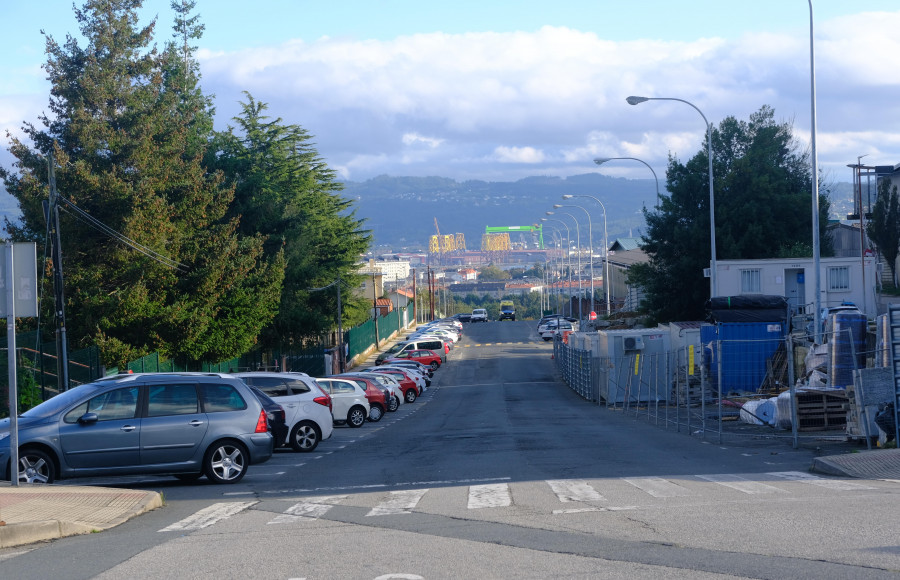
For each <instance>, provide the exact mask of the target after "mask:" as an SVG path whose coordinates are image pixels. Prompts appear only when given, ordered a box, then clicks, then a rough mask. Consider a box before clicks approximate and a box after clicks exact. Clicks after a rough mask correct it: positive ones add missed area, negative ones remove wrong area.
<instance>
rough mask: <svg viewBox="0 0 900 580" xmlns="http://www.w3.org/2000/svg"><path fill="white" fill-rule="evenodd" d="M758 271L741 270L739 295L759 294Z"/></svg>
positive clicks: (754, 269) (755, 269) (756, 269)
mask: <svg viewBox="0 0 900 580" xmlns="http://www.w3.org/2000/svg"><path fill="white" fill-rule="evenodd" d="M759 278H760V276H759V269H758V268H753V269H747V270H743V269H742V270H741V294H759V293H760V292H761V291H762V290H761V286H760V283H759Z"/></svg>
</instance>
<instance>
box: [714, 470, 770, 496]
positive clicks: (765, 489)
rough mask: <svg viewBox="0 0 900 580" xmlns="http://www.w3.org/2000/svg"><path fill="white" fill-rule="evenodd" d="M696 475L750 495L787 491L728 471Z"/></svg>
mask: <svg viewBox="0 0 900 580" xmlns="http://www.w3.org/2000/svg"><path fill="white" fill-rule="evenodd" d="M697 477H699V478H700V479H705V480H706V481H711V482H713V483H718V484H719V485H724V486H725V487H730V488H731V489H736V490H737V491H740V492H742V493H748V494H750V495H757V494H762V493H787V492H786V491H784V490H783V489H778V488H777V487H773V486H771V485H766V484H765V483H760V482H758V481H750V480H749V479H744V478H743V477H740V476H737V475H732V474H730V473H720V474H714V475H698V476H697Z"/></svg>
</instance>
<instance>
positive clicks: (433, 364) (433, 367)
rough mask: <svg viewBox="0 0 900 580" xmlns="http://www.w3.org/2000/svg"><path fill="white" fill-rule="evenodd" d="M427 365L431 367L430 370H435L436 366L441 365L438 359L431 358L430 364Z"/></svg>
mask: <svg viewBox="0 0 900 580" xmlns="http://www.w3.org/2000/svg"><path fill="white" fill-rule="evenodd" d="M428 366H429V367H431V370H433V371H436V370H438V367H439V366H441V364H440V363H439V362H438V361H436V360H433V361H431V364H430V365H428Z"/></svg>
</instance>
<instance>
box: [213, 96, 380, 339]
mask: <svg viewBox="0 0 900 580" xmlns="http://www.w3.org/2000/svg"><path fill="white" fill-rule="evenodd" d="M266 109H267V105H266V104H264V103H260V102H258V101H256V100H255V99H254V98H253V97H252V96H251V95H250V94H246V102H243V103H242V113H241V115H240V116H238V117H236V118H235V119H234V122H235V123H236V125H237V128H236V129H235V128H234V127H229V128H228V131H226V132H223V133H221V134H219V135H218V136H217V139H216V140H215V147H213V148H211V149H210V152H209V153H210V154H209V155H208V156H207V161H208V163H209V164H210V167H212V168H214V169H216V170H220V171H222V172H224V174H225V175H226V179H227V182H228V183H229V184H232V185H233V186H234V187H235V197H234V202H233V203H232V205H231V208H230V209H229V213H228V215H229V217H230V218H232V219H239V220H240V228H241V231H242V232H245V233H246V234H247V235H250V234H253V233H257V232H258V233H260V234H261V235H263V236H265V237H266V239H267V243H266V251H267V253H268V255H275V254H276V253H277V252H280V251H283V252H284V255H285V260H286V267H285V279H284V286H283V291H282V295H281V307H280V310H279V313H278V316H277V317H276V318H275V320H273V324H272V325H271V326H270V327H269V329H268V330H267V332H266V333H265V338H266V340H267V341H268V342H269V343H270V344H273V345H274V344H277V343H279V342H281V341H288V340H298V339H302V338H303V337H310V336H316V335H319V334H320V333H322V332H323V331H326V330H329V329H331V328H333V327H334V326H335V325H336V314H337V305H336V294H335V293H334V292H311V291H310V288H320V287H323V286H327V285H328V284H330V283H331V282H333V281H334V280H336V279H337V278H341V279H342V280H343V281H344V289H345V290H346V289H347V288H348V287H353V286H355V285H357V284H358V282H359V280H360V277H359V275H358V274H357V273H356V271H357V267H356V264H357V262H358V261H359V256H360V255H361V254H363V253H365V252H366V251H367V250H368V248H369V244H370V241H371V236H370V235H369V232H368V231H366V230H364V229H363V224H362V222H361V221H360V220H358V219H357V218H356V217H355V213H354V211H353V210H352V207H351V202H350V201H349V200H347V199H345V198H343V197H341V196H340V191H341V189H342V187H343V186H342V184H341V183H340V182H338V181H336V174H335V172H334V171H333V170H332V169H330V168H328V166H327V165H326V163H325V162H324V161H323V160H322V159H321V158H320V157H319V154H318V152H317V151H316V150H315V148H314V146H313V144H312V142H311V139H312V137H311V135H310V134H309V133H308V132H307V131H306V130H305V129H303V128H302V127H300V126H298V125H286V124H284V123H283V122H282V120H281V119H280V118H276V119H270V118H269V117H267V116H266V115H265V111H266ZM342 301H343V315H344V316H343V324H344V326H345V327H348V326H349V325H352V324H355V323H358V322H361V321H362V320H365V319H366V318H367V317H368V308H369V305H368V303H363V301H361V300H360V299H356V298H353V297H352V295H351V294H350V293H349V292H343V294H342Z"/></svg>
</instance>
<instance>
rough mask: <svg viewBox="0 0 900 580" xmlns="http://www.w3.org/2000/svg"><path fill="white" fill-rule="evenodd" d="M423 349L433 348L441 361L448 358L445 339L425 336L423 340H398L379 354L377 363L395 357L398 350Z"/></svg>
mask: <svg viewBox="0 0 900 580" xmlns="http://www.w3.org/2000/svg"><path fill="white" fill-rule="evenodd" d="M423 349H424V350H433V351H434V353H435V354H437V355H440V357H441V361H446V360H447V350H449V349H448V348H446V347H445V346H444V341H443V340H440V339H438V338H423V339H421V340H417V339H413V340H406V341H403V342H398V343H397V344H395V345H394V346H392V347H391V348H389V349H387V350H386V351H384V352H383V353H381V354H380V355H378V358H376V359H375V364H376V365H380V364H381V363H383V362H384V361H385V359H389V358H391V357H393V356H394V355H396V354H397V353H398V352H406V351H410V350H423Z"/></svg>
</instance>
